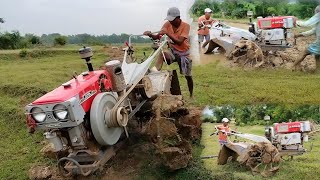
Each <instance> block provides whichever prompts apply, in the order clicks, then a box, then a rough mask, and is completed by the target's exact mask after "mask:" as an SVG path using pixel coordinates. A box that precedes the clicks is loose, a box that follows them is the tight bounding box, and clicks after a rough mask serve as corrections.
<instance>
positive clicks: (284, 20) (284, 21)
mask: <svg viewBox="0 0 320 180" xmlns="http://www.w3.org/2000/svg"><path fill="white" fill-rule="evenodd" d="M295 25H296V19H295V17H294V16H277V17H267V18H258V27H259V29H276V28H285V29H290V28H293V27H295Z"/></svg>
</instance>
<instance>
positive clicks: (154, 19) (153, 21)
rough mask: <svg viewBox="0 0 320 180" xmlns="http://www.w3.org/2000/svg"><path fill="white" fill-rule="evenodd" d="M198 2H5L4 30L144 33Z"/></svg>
mask: <svg viewBox="0 0 320 180" xmlns="http://www.w3.org/2000/svg"><path fill="white" fill-rule="evenodd" d="M192 2H194V0H1V3H0V17H3V18H4V20H5V21H6V22H5V23H4V24H0V31H5V30H7V31H11V30H19V31H20V32H21V33H35V34H37V35H41V34H48V33H55V32H57V33H61V34H65V35H70V34H80V33H89V34H95V35H101V34H112V33H116V34H120V33H129V34H141V33H142V32H143V31H144V30H152V31H156V30H159V29H160V27H161V25H162V24H163V22H164V18H165V17H166V13H167V9H168V8H169V7H172V6H176V7H178V8H180V10H181V14H182V18H183V19H186V18H187V11H188V8H190V6H191V5H192Z"/></svg>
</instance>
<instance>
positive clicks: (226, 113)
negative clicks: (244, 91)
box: [213, 106, 233, 123]
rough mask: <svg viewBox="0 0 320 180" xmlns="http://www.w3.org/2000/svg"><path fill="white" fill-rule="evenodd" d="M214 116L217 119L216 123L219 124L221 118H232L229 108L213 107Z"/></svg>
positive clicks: (231, 110) (230, 108)
mask: <svg viewBox="0 0 320 180" xmlns="http://www.w3.org/2000/svg"><path fill="white" fill-rule="evenodd" d="M213 112H214V115H215V117H216V119H217V121H216V122H218V123H220V122H221V120H222V119H223V118H228V119H230V118H232V116H233V108H232V107H231V106H220V107H213Z"/></svg>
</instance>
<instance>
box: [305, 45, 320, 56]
mask: <svg viewBox="0 0 320 180" xmlns="http://www.w3.org/2000/svg"><path fill="white" fill-rule="evenodd" d="M307 50H308V52H309V53H310V54H314V55H320V43H311V44H310V45H309V46H308V49H307Z"/></svg>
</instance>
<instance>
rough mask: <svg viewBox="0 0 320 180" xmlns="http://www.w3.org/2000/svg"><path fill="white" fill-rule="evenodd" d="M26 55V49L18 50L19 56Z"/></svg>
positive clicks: (23, 56)
mask: <svg viewBox="0 0 320 180" xmlns="http://www.w3.org/2000/svg"><path fill="white" fill-rule="evenodd" d="M27 55H28V51H27V50H26V49H22V50H21V51H20V52H19V56H20V57H21V58H25V57H27Z"/></svg>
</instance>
